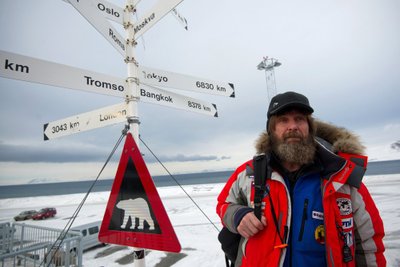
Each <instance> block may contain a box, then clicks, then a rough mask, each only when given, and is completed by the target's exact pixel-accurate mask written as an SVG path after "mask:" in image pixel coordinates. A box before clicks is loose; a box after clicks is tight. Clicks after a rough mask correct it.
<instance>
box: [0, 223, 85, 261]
mask: <svg viewBox="0 0 400 267" xmlns="http://www.w3.org/2000/svg"><path fill="white" fill-rule="evenodd" d="M60 236H61V237H62V236H64V233H63V232H62V230H59V229H53V228H48V227H42V226H35V225H27V224H25V223H13V224H11V223H1V224H0V266H1V267H5V266H7V267H8V266H35V267H36V266H38V267H44V266H46V267H55V266H77V267H81V266H82V250H83V249H82V244H81V239H82V235H81V234H80V233H78V232H73V231H69V232H68V233H66V234H65V236H64V238H63V240H60Z"/></svg>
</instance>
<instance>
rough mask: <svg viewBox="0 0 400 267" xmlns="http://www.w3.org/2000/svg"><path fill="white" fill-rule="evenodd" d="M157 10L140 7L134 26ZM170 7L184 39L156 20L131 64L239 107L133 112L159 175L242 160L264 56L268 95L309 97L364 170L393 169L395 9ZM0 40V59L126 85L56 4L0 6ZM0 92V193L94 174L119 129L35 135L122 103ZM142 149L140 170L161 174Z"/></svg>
mask: <svg viewBox="0 0 400 267" xmlns="http://www.w3.org/2000/svg"><path fill="white" fill-rule="evenodd" d="M158 1H161V0H158ZM163 1H167V0H163ZM110 2H113V3H114V4H117V5H119V6H122V5H123V1H121V0H118V1H117V0H110ZM156 4H157V1H155V0H142V1H141V2H140V3H139V5H138V6H137V11H138V17H139V18H140V16H141V15H143V14H145V13H147V11H148V10H150V9H151V8H152V7H153V6H154V5H156ZM177 10H178V11H179V12H180V14H181V15H183V16H184V17H185V18H186V19H187V21H188V31H186V30H185V29H184V28H183V27H182V25H181V24H180V23H179V21H178V20H177V19H176V18H175V17H174V16H173V15H172V14H167V15H166V16H165V17H164V18H163V19H162V20H160V21H159V22H158V23H157V24H155V25H154V26H153V27H152V28H151V29H150V30H148V31H147V32H146V33H145V34H144V35H143V37H144V38H141V39H139V41H138V45H137V47H136V54H137V61H138V62H139V64H140V65H142V66H146V67H150V68H156V69H161V70H166V71H172V72H177V73H182V74H187V75H192V76H198V77H203V78H207V79H211V80H216V81H222V82H231V83H233V84H234V85H235V92H236V93H235V94H236V97H235V98H230V97H224V96H214V95H205V94H200V93H191V92H186V91H182V90H180V91H177V90H175V91H174V92H175V93H179V94H183V95H186V96H190V97H193V98H196V99H200V100H203V101H207V102H211V103H215V104H216V105H217V107H218V115H219V117H218V118H213V117H209V116H205V115H200V114H196V113H191V112H187V111H183V110H179V109H173V108H168V107H163V106H159V105H152V104H147V103H142V102H141V103H139V108H138V111H139V117H140V122H141V124H140V134H141V137H142V139H143V140H144V141H145V142H146V144H147V145H148V146H149V147H150V148H151V149H152V150H153V152H154V153H155V154H156V155H157V156H158V157H159V158H160V159H161V160H163V162H164V164H165V166H166V167H167V168H168V169H169V170H170V172H172V173H190V172H202V171H213V170H230V169H234V168H235V167H236V166H238V165H239V164H241V163H242V162H243V161H245V160H247V159H249V158H251V157H252V155H253V154H254V152H255V149H254V141H255V139H256V138H257V137H258V135H259V134H260V133H261V131H263V130H264V127H265V120H266V110H267V105H268V99H267V88H266V80H265V73H264V72H263V71H260V70H257V68H256V66H257V65H258V63H260V62H261V61H262V59H263V57H264V56H269V57H273V58H277V59H278V60H279V61H280V62H281V63H282V65H281V66H280V67H278V68H276V69H275V79H276V85H277V91H278V92H284V91H288V90H294V91H298V92H300V93H303V94H305V95H306V96H308V98H309V100H310V102H311V105H312V106H313V107H314V110H315V116H316V117H317V118H319V119H321V120H324V121H328V122H332V123H334V124H336V125H339V126H342V127H345V128H348V129H349V130H351V131H353V132H355V133H357V134H358V135H359V136H360V137H361V140H362V141H363V143H364V144H365V145H366V146H367V148H368V151H367V152H368V155H369V157H370V159H375V160H376V159H379V158H384V156H385V155H386V154H388V153H389V154H391V158H393V157H394V158H396V157H397V158H400V152H395V151H393V150H391V149H390V145H391V144H392V143H394V142H395V141H398V140H399V139H400V116H399V114H400V105H399V97H400V75H399V69H400V49H399V47H400V34H399V33H400V29H399V28H400V27H399V25H400V17H399V15H398V14H399V10H400V2H399V1H397V0H382V1H375V0H362V1H361V0H354V1H317V0H312V1H269V0H267V1H266V0H254V1H250V2H245V1H236V0H229V1H228V0H221V1H214V0H203V1H194V0H184V1H183V2H182V3H181V4H179V5H178V7H177ZM113 25H114V27H115V28H117V29H118V30H120V32H121V34H122V36H125V35H124V32H123V28H122V27H121V26H120V25H117V24H115V23H113ZM0 36H1V41H0V50H3V51H7V52H12V53H16V54H20V55H24V56H30V57H34V58H38V59H43V60H47V61H51V62H55V63H59V64H64V65H68V66H72V67H77V68H81V69H86V70H90V71H95V72H99V73H104V74H108V75H112V76H116V77H121V78H125V77H126V75H127V74H126V73H127V69H126V65H125V63H124V61H123V58H122V56H121V55H120V54H119V53H118V52H117V51H116V49H115V48H114V47H113V46H112V45H111V44H110V43H109V42H108V41H107V40H105V38H104V37H103V36H102V35H100V34H99V32H98V31H96V30H95V28H93V27H92V25H90V24H89V23H88V22H87V21H86V20H85V19H84V18H83V17H82V16H81V15H80V14H79V13H78V12H77V11H76V10H75V9H74V8H73V7H72V6H71V5H70V4H68V3H66V2H64V1H62V0H59V1H56V0H37V1H23V0H2V1H1V2H0ZM1 64H4V62H2V63H1ZM49 75H51V74H49ZM0 88H1V90H0V114H1V115H0V125H1V126H0V184H15V183H25V182H28V181H31V180H43V181H59V180H77V179H85V180H87V179H94V178H95V177H96V176H97V173H98V172H99V171H100V169H101V167H102V165H103V163H104V161H105V159H106V158H107V157H108V154H109V153H110V152H111V150H112V148H113V147H114V145H115V143H116V141H117V140H118V138H119V136H120V134H121V130H122V129H123V125H124V124H123V123H120V124H116V125H113V126H109V127H104V128H100V129H96V130H92V131H88V132H83V133H79V134H75V135H70V136H66V137H62V138H59V139H53V140H49V141H43V125H44V124H45V123H48V122H51V121H55V120H59V119H63V118H66V117H69V116H72V115H75V114H80V113H84V112H88V111H91V110H94V109H99V108H102V107H105V106H109V105H113V104H118V103H120V102H121V99H119V98H117V97H112V96H105V95H99V94H93V93H88V92H84V91H79V90H71V89H66V88H62V87H53V86H48V85H41V84H35V83H30V82H25V81H18V80H12V79H6V78H0ZM122 145H123V144H121V145H120V147H122ZM140 146H141V150H142V153H144V154H145V161H146V162H147V164H148V167H149V170H150V173H151V174H153V175H158V174H166V173H165V172H164V171H163V170H162V168H161V166H160V165H159V164H156V163H155V160H154V158H153V157H152V156H151V154H150V152H149V151H148V150H147V149H146V148H145V147H144V145H143V144H140ZM393 155H394V156H393ZM119 157H120V150H118V151H117V153H116V155H114V157H113V160H112V163H111V164H110V165H108V167H107V168H106V169H105V171H104V174H103V175H102V178H112V177H113V176H114V175H115V172H116V168H117V163H118V159H119Z"/></svg>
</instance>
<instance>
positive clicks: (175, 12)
mask: <svg viewBox="0 0 400 267" xmlns="http://www.w3.org/2000/svg"><path fill="white" fill-rule="evenodd" d="M171 13H172V14H173V15H174V16H175V18H176V19H177V20H178V21H179V22H180V23H181V24H182V25H183V27H185V30H188V23H187V20H186V18H185V17H184V16H182V15H181V14H180V13H179V12H178V10H176V8H174V9H172V11H171Z"/></svg>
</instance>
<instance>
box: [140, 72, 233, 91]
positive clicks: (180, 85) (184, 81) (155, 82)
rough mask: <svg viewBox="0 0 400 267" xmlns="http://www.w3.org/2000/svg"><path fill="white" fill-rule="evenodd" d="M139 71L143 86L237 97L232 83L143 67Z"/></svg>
mask: <svg viewBox="0 0 400 267" xmlns="http://www.w3.org/2000/svg"><path fill="white" fill-rule="evenodd" d="M139 70H140V73H139V80H140V83H141V84H147V85H152V86H161V87H170V88H176V89H181V90H189V91H195V92H201V93H206V94H214V95H222V96H230V97H235V87H234V85H233V84H232V83H223V82H216V81H212V80H207V79H203V78H198V77H194V76H189V75H184V74H179V73H174V72H169V71H164V70H158V69H151V68H147V67H143V66H141V67H139Z"/></svg>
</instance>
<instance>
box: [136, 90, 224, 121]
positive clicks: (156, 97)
mask: <svg viewBox="0 0 400 267" xmlns="http://www.w3.org/2000/svg"><path fill="white" fill-rule="evenodd" d="M140 100H141V101H143V102H147V103H151V104H158V105H163V106H167V107H171V108H178V109H183V110H186V111H192V112H196V113H200V114H204V115H208V116H213V117H218V112H217V106H216V105H215V104H211V103H207V102H205V101H202V100H198V99H194V98H191V97H187V96H184V95H179V94H175V93H172V92H168V91H165V90H162V89H159V88H155V87H152V86H147V85H143V84H142V85H140Z"/></svg>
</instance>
